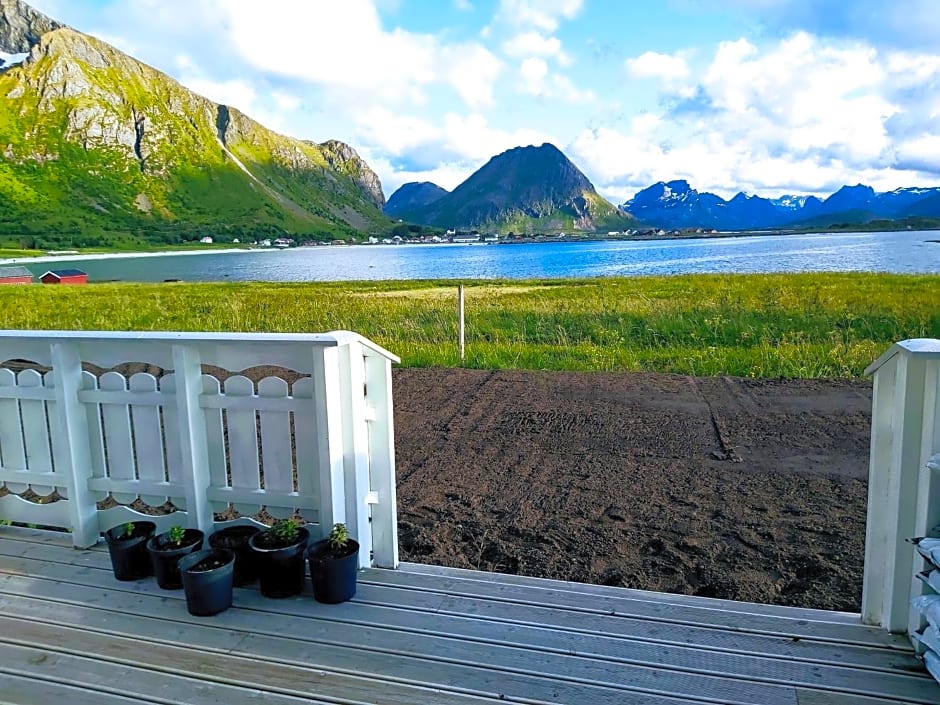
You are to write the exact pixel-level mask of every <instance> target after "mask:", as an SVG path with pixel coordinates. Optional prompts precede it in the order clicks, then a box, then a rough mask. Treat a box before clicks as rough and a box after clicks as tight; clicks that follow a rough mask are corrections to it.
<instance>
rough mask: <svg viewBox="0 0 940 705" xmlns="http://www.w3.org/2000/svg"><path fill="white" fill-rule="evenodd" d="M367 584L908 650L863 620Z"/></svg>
mask: <svg viewBox="0 0 940 705" xmlns="http://www.w3.org/2000/svg"><path fill="white" fill-rule="evenodd" d="M363 581H364V582H366V583H370V584H381V585H393V586H398V587H404V588H406V589H413V590H421V591H423V592H428V593H443V594H447V595H458V596H469V597H478V598H479V597H486V598H490V599H494V600H501V601H504V602H510V603H526V604H533V603H534V604H538V605H543V606H547V607H565V608H566V609H579V610H582V611H584V612H587V613H593V614H608V615H620V614H624V615H631V616H638V617H643V618H645V619H650V620H658V621H662V622H670V623H679V624H694V625H696V626H701V627H713V628H716V629H722V630H729V631H730V630H734V631H742V632H746V633H757V634H765V635H773V636H781V637H789V638H799V639H815V640H818V641H835V642H839V643H849V644H856V645H859V646H877V647H881V648H895V649H898V650H904V651H906V650H909V648H910V647H909V645H906V639H904V638H903V637H898V636H897V635H894V634H888V633H887V632H885V631H883V630H880V629H876V628H874V627H868V626H864V625H860V624H859V625H854V624H844V623H828V622H815V621H810V620H806V619H787V618H785V617H777V616H774V615H762V614H748V613H741V612H737V611H733V610H728V609H711V608H707V607H694V606H689V605H676V604H668V603H666V604H664V603H658V602H653V601H649V600H639V599H635V598H629V597H619V596H616V595H615V594H614V593H611V594H606V595H582V596H581V597H580V599H578V598H577V596H576V594H574V595H573V594H572V593H569V592H565V591H559V590H555V589H553V588H545V589H535V590H532V589H530V588H528V587H527V586H520V585H510V584H504V583H490V582H481V581H469V580H465V579H462V578H453V577H438V576H432V575H424V574H417V573H405V572H402V571H375V572H374V573H369V574H367V575H366V576H364V578H363Z"/></svg>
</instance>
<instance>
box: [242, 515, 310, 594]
mask: <svg viewBox="0 0 940 705" xmlns="http://www.w3.org/2000/svg"><path fill="white" fill-rule="evenodd" d="M309 540H310V532H309V531H307V529H304V528H301V527H298V528H297V529H296V535H295V536H294V537H293V538H291V539H289V540H288V539H286V538H281V537H279V536H278V535H277V534H276V533H275V532H274V531H272V529H266V530H265V531H260V532H258V533H257V534H255V535H254V536H252V537H251V538H249V539H248V545H249V546H250V547H251V550H252V551H253V552H254V554H255V560H256V565H257V568H258V579H259V587H260V588H261V594H262V595H264V596H265V597H290V596H291V595H297V594H298V593H300V592H301V591H302V590H303V589H304V572H305V571H304V567H305V563H304V553H305V551H306V548H307V541H309Z"/></svg>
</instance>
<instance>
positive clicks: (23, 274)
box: [0, 267, 33, 284]
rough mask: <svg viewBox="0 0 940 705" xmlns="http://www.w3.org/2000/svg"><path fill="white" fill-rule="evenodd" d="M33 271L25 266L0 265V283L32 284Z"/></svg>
mask: <svg viewBox="0 0 940 705" xmlns="http://www.w3.org/2000/svg"><path fill="white" fill-rule="evenodd" d="M32 283H33V273H32V272H30V271H29V270H28V269H26V267H0V284H32Z"/></svg>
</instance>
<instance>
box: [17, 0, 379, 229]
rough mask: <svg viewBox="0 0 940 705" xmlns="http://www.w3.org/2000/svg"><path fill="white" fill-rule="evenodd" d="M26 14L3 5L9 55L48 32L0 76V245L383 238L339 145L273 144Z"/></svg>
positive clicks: (227, 112)
mask: <svg viewBox="0 0 940 705" xmlns="http://www.w3.org/2000/svg"><path fill="white" fill-rule="evenodd" d="M25 14H26V8H25V6H24V5H23V4H22V3H19V2H18V1H17V0H0V37H3V36H4V28H6V35H7V36H8V39H7V41H8V43H11V44H12V43H15V42H16V41H20V42H22V41H33V40H32V39H30V38H29V35H30V33H31V32H32V34H35V33H36V31H35V30H36V28H39V29H40V30H45V29H46V28H47V26H48V27H51V30H50V31H44V33H43V34H41V36H40V37H39V38H38V41H37V42H36V43H34V44H32V48H31V49H30V55H29V58H28V59H27V60H26V61H25V62H24V63H23V64H21V65H18V66H14V67H12V68H8V69H6V70H5V71H3V72H2V73H0V96H3V98H4V99H3V100H2V101H0V239H3V240H6V241H7V242H13V241H15V242H17V243H18V244H21V245H27V246H29V245H33V246H39V247H53V246H61V245H71V246H93V245H104V244H115V243H118V242H121V241H127V240H128V239H136V240H137V241H141V240H146V241H150V242H168V243H172V242H179V241H182V240H189V239H195V238H197V237H199V236H201V235H206V234H209V235H212V236H213V237H215V238H216V239H219V240H226V239H229V240H230V239H232V238H235V237H238V238H241V239H242V241H244V239H245V238H248V239H254V238H256V237H259V236H271V235H280V234H290V235H294V236H300V237H313V238H332V237H343V236H349V235H353V234H355V233H361V232H363V231H366V232H369V231H382V232H384V231H386V230H388V229H389V228H390V225H391V222H390V221H389V219H388V218H386V217H385V216H384V215H383V214H382V212H381V208H382V206H383V205H384V197H383V195H382V189H381V184H380V183H379V180H378V177H377V176H376V175H375V174H374V173H373V172H372V171H371V169H369V167H368V165H366V164H365V162H364V161H362V159H360V158H359V156H358V155H357V154H356V153H355V151H353V150H352V149H351V148H350V147H348V146H347V145H344V144H343V143H340V142H335V141H330V142H326V143H324V144H322V145H318V144H314V143H312V142H304V141H300V140H295V139H292V138H289V137H285V136H283V135H279V134H276V133H274V132H272V131H270V130H268V129H266V128H264V127H262V126H261V125H259V124H258V123H256V122H254V121H253V120H251V119H250V118H248V117H246V116H245V115H243V114H242V113H240V112H238V111H237V110H235V109H232V108H229V107H227V106H224V105H218V104H216V103H213V102H211V101H209V100H207V99H206V98H203V97H201V96H199V95H196V94H195V93H193V92H191V91H189V90H188V89H186V88H184V87H183V86H182V85H180V84H179V83H177V82H176V81H174V80H173V79H171V78H170V77H168V76H166V75H165V74H163V73H161V72H159V71H157V70H155V69H153V68H151V67H149V66H146V65H145V64H142V63H141V62H139V61H136V60H135V59H133V58H131V57H129V56H127V55H126V54H123V53H122V52H120V51H118V50H117V49H114V48H113V47H111V46H109V45H108V44H105V43H104V42H101V41H99V40H97V39H95V38H93V37H90V36H87V35H84V34H81V33H79V32H76V31H74V30H72V29H69V28H65V27H62V28H56V26H55V25H54V23H53V24H51V25H44V24H43V22H42V20H37V19H36V18H35V13H33V18H32V19H31V20H29V21H24V19H23V18H24V15H25ZM40 17H41V16H40ZM46 19H47V20H48V18H46ZM48 22H51V21H48ZM24 25H26V26H27V28H26V29H22V27H23V26H24ZM17 26H19V27H20V28H21V29H19V30H16V29H15V28H16V27H17ZM10 28H14V29H12V30H11V29H10ZM0 49H4V50H11V49H20V50H22V46H21V45H20V46H11V47H2V46H0Z"/></svg>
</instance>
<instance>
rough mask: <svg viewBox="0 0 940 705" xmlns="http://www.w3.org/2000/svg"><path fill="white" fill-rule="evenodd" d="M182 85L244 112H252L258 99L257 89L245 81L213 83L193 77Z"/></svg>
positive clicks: (185, 80)
mask: <svg viewBox="0 0 940 705" xmlns="http://www.w3.org/2000/svg"><path fill="white" fill-rule="evenodd" d="M181 83H183V85H185V86H186V87H187V88H189V89H190V90H191V91H195V92H196V93H198V94H199V95H202V96H205V97H206V98H208V99H209V100H211V101H214V102H216V103H220V104H222V105H230V106H232V107H233V108H237V109H239V110H241V111H243V112H248V111H250V110H251V108H252V106H253V105H254V103H255V100H257V98H258V94H257V92H256V91H255V89H254V88H253V87H252V86H251V85H250V84H249V83H246V82H245V81H211V80H209V79H205V78H196V77H193V78H186V79H184V80H183V81H181Z"/></svg>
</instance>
